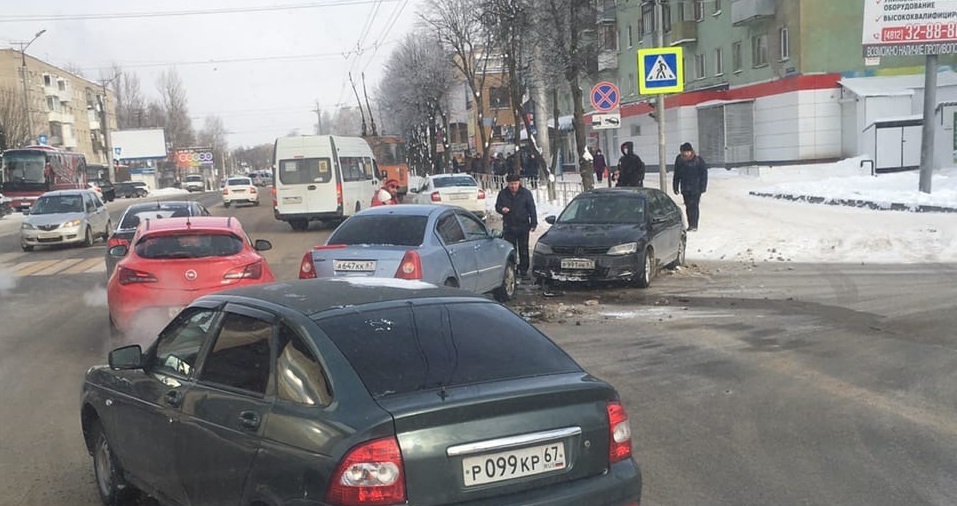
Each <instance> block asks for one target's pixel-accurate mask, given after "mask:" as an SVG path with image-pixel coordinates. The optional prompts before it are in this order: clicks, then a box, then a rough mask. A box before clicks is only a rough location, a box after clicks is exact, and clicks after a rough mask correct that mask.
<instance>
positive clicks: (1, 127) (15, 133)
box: [0, 87, 30, 151]
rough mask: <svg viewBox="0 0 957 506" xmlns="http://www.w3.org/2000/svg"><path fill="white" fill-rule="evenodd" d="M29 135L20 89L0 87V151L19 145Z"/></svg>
mask: <svg viewBox="0 0 957 506" xmlns="http://www.w3.org/2000/svg"><path fill="white" fill-rule="evenodd" d="M29 137H30V128H29V126H28V122H27V112H26V110H25V109H24V107H23V96H22V95H21V91H20V90H17V89H16V88H13V87H5V88H0V151H2V150H4V149H10V148H15V147H18V146H20V145H21V144H22V143H23V141H24V140H25V139H27V138H29Z"/></svg>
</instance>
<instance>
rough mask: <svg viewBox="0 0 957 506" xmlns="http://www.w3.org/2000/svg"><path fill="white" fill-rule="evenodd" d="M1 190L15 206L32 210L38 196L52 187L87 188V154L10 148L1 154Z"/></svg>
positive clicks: (34, 147) (54, 149) (33, 148)
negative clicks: (85, 155) (31, 207)
mask: <svg viewBox="0 0 957 506" xmlns="http://www.w3.org/2000/svg"><path fill="white" fill-rule="evenodd" d="M0 162H2V164H3V165H2V170H0V193H3V194H4V196H6V197H8V198H10V199H12V200H13V202H12V203H11V207H13V208H14V209H17V210H20V211H22V210H24V209H29V208H30V206H32V205H33V202H34V201H36V199H37V197H39V196H40V195H42V194H43V193H45V192H48V191H51V190H67V189H76V188H86V187H87V185H86V176H87V174H86V157H84V156H83V154H82V153H76V152H74V151H63V150H62V149H57V148H54V147H50V146H27V147H24V148H17V149H8V150H6V151H4V152H3V154H2V155H0Z"/></svg>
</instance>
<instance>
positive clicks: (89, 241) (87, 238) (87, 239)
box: [83, 225, 94, 248]
mask: <svg viewBox="0 0 957 506" xmlns="http://www.w3.org/2000/svg"><path fill="white" fill-rule="evenodd" d="M93 240H94V237H93V229H92V228H90V226H89V225H87V226H86V234H85V235H84V236H83V247H84V248H89V247H90V246H93Z"/></svg>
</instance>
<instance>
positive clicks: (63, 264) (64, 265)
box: [33, 258, 83, 276]
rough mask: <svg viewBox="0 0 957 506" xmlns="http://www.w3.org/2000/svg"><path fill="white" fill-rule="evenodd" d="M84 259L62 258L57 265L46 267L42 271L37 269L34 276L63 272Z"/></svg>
mask: <svg viewBox="0 0 957 506" xmlns="http://www.w3.org/2000/svg"><path fill="white" fill-rule="evenodd" d="M82 261H83V259H82V258H67V259H64V260H61V261H60V262H58V263H57V264H56V265H53V266H51V267H47V268H46V269H43V270H42V271H37V272H35V273H33V275H34V276H52V275H54V274H57V273H58V272H61V271H64V270H66V269H68V268H70V267H73V266H74V265H76V264H78V263H80V262H82Z"/></svg>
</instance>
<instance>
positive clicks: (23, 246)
mask: <svg viewBox="0 0 957 506" xmlns="http://www.w3.org/2000/svg"><path fill="white" fill-rule="evenodd" d="M20 247H21V248H23V251H28V252H29V251H33V246H30V245H28V244H21V245H20Z"/></svg>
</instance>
